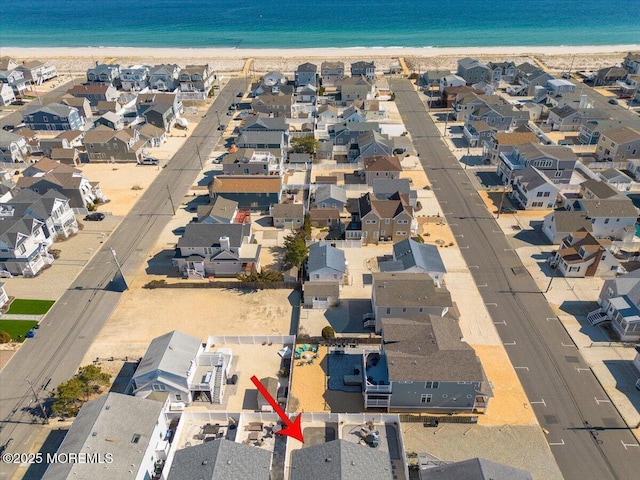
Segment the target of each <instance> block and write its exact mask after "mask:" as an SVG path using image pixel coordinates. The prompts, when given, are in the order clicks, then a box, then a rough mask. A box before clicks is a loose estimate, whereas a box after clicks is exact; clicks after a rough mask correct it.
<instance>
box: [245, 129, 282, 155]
mask: <svg viewBox="0 0 640 480" xmlns="http://www.w3.org/2000/svg"><path fill="white" fill-rule="evenodd" d="M235 144H236V145H237V146H238V147H239V148H252V149H257V148H259V149H264V148H266V149H275V150H278V151H279V154H278V159H279V160H280V159H282V158H284V152H283V150H284V148H286V146H287V144H286V142H285V135H284V132H268V131H267V132H260V131H253V130H249V131H244V132H242V133H241V134H240V135H238V136H237V137H236V140H235Z"/></svg>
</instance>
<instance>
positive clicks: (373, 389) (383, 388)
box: [365, 382, 391, 393]
mask: <svg viewBox="0 0 640 480" xmlns="http://www.w3.org/2000/svg"><path fill="white" fill-rule="evenodd" d="M365 391H366V392H367V393H391V384H388V385H372V384H371V383H369V382H367V385H366V386H365Z"/></svg>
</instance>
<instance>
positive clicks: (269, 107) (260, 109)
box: [251, 93, 293, 117]
mask: <svg viewBox="0 0 640 480" xmlns="http://www.w3.org/2000/svg"><path fill="white" fill-rule="evenodd" d="M292 103H293V97H292V96H291V95H285V94H283V93H278V94H275V95H273V94H264V95H260V96H259V97H256V98H254V99H253V100H252V101H251V108H252V110H253V112H254V113H264V114H266V115H273V116H274V117H291V105H292Z"/></svg>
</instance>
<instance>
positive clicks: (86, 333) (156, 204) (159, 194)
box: [0, 79, 245, 479]
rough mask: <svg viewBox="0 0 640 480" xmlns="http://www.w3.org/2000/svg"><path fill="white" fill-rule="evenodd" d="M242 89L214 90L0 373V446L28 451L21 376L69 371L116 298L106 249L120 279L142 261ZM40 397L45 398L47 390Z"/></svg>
mask: <svg viewBox="0 0 640 480" xmlns="http://www.w3.org/2000/svg"><path fill="white" fill-rule="evenodd" d="M244 86H245V79H234V80H231V81H229V83H228V84H227V86H226V87H225V88H224V89H223V90H222V91H220V93H219V95H218V96H217V98H216V100H215V101H214V103H213V105H212V106H211V108H210V109H209V114H208V115H207V116H206V117H205V118H203V119H202V121H201V122H200V123H199V125H198V126H197V127H196V129H195V131H194V132H193V135H192V136H191V137H190V138H189V139H188V140H187V142H186V143H185V144H184V146H183V147H182V148H181V149H180V150H179V151H178V153H176V155H175V156H174V157H173V158H172V159H171V160H170V161H169V163H168V165H167V167H166V168H165V169H164V170H162V172H161V173H160V174H159V176H158V178H157V179H156V180H155V181H154V182H153V184H152V185H151V186H150V187H149V188H148V189H147V191H146V192H145V194H144V195H143V196H142V197H141V198H140V200H139V201H138V203H137V204H136V205H135V207H134V208H133V209H132V210H131V212H130V213H129V214H128V215H127V216H126V217H125V218H124V220H123V221H122V224H121V225H120V226H119V227H118V228H117V229H116V230H115V232H114V233H113V234H112V236H111V237H110V238H109V239H108V240H107V241H106V242H105V244H104V245H103V247H102V249H101V250H100V251H99V252H97V253H96V255H95V256H94V257H93V259H92V260H91V261H90V262H89V263H88V264H87V266H86V267H85V269H84V270H83V271H82V273H81V274H80V275H78V277H77V278H76V280H75V282H74V283H73V284H72V285H71V287H70V288H69V290H68V291H67V292H66V293H65V294H64V295H63V296H62V298H60V300H59V301H58V302H57V303H56V304H55V305H54V307H53V308H52V309H51V310H50V311H49V313H48V315H47V316H46V317H45V319H44V320H43V322H42V324H41V327H40V329H39V330H38V334H37V336H36V338H34V339H33V340H28V341H27V342H25V344H24V345H23V347H22V348H21V349H20V350H19V351H18V352H17V353H16V354H15V356H14V357H13V359H12V360H11V362H10V363H9V365H7V367H6V368H5V369H4V370H3V371H2V372H1V373H0V419H1V420H2V422H1V427H2V430H1V431H0V446H5V445H7V444H8V446H7V451H8V452H16V453H22V452H27V451H28V449H29V447H30V446H31V444H32V442H33V440H34V438H35V436H36V435H37V433H38V430H39V426H38V423H39V422H41V419H40V418H39V417H37V416H34V415H32V413H31V411H30V410H29V409H30V408H33V407H34V406H35V403H32V399H33V394H32V393H31V391H30V388H29V385H28V383H27V380H26V379H27V378H29V379H30V380H31V382H32V383H33V385H34V387H35V389H36V391H39V390H40V388H41V387H42V386H43V385H48V387H47V388H48V389H51V388H52V387H55V386H56V385H58V384H59V383H61V382H63V381H66V380H67V379H69V378H70V377H71V376H72V375H73V374H75V372H76V370H77V368H78V366H79V365H80V362H81V361H82V358H83V356H84V355H85V353H86V352H87V350H88V348H89V346H90V345H91V344H92V342H93V340H94V338H95V337H96V335H97V334H98V332H99V331H100V329H101V328H102V327H103V325H104V324H105V322H106V321H107V319H108V318H109V316H110V315H111V313H112V312H113V310H114V309H115V307H116V305H117V304H118V302H119V301H120V298H121V296H122V293H119V292H118V291H114V290H115V285H114V283H113V282H112V280H113V279H114V277H115V275H116V272H117V267H116V265H115V263H114V258H113V256H112V254H111V250H110V249H111V248H112V249H114V251H115V252H116V254H117V257H118V260H119V261H120V263H121V264H122V270H123V272H124V275H125V278H126V277H127V276H132V275H133V274H134V273H135V272H136V271H137V270H138V269H139V268H140V267H141V266H142V265H143V264H144V262H146V260H147V258H148V254H149V252H150V250H151V248H152V247H153V245H154V243H155V242H156V240H157V238H158V236H159V234H160V232H161V231H162V229H163V228H164V227H165V225H166V224H167V223H168V222H169V220H170V219H171V217H172V215H173V208H174V207H173V206H175V208H177V207H178V206H179V205H180V203H181V201H182V199H183V197H184V195H185V194H186V193H187V191H188V189H189V188H190V187H191V185H192V184H193V182H194V180H195V179H196V177H197V175H198V174H199V172H200V170H201V165H200V160H199V157H198V151H197V149H196V145H197V147H198V149H199V153H200V155H201V156H202V158H203V161H206V159H207V158H208V156H209V153H210V152H211V151H212V150H213V148H214V146H215V145H216V143H217V142H218V140H219V138H220V132H218V131H217V129H216V128H217V126H218V115H216V114H215V112H216V111H219V112H222V113H223V114H224V112H226V110H227V107H228V105H229V104H231V103H232V102H233V101H234V98H233V96H234V94H235V93H236V92H238V91H240V90H244ZM172 202H173V205H172ZM54 268H55V266H54ZM176 320H179V319H176ZM40 396H41V398H44V397H46V394H45V393H43V394H42V395H40ZM6 467H7V465H3V468H2V470H1V471H0V478H2V479H5V478H10V477H11V475H12V474H13V471H14V470H15V468H12V467H11V466H9V467H8V468H6ZM14 467H15V466H14Z"/></svg>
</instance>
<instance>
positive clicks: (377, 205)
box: [346, 193, 415, 244]
mask: <svg viewBox="0 0 640 480" xmlns="http://www.w3.org/2000/svg"><path fill="white" fill-rule="evenodd" d="M352 223H353V225H352V224H350V228H349V227H348V228H347V232H346V238H347V239H362V241H363V242H364V243H375V244H377V243H378V242H379V241H383V240H387V241H389V240H390V241H394V242H397V241H400V240H404V239H405V238H409V237H410V236H411V235H412V233H413V232H414V231H415V227H414V225H413V223H414V220H413V208H412V207H411V206H410V205H409V200H408V198H407V197H406V196H405V195H400V194H395V195H392V196H391V197H390V198H389V199H388V200H378V199H376V198H375V197H374V196H373V195H372V194H370V193H366V194H365V195H363V196H362V197H360V199H359V200H358V213H357V214H355V215H354V218H353V222H352Z"/></svg>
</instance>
